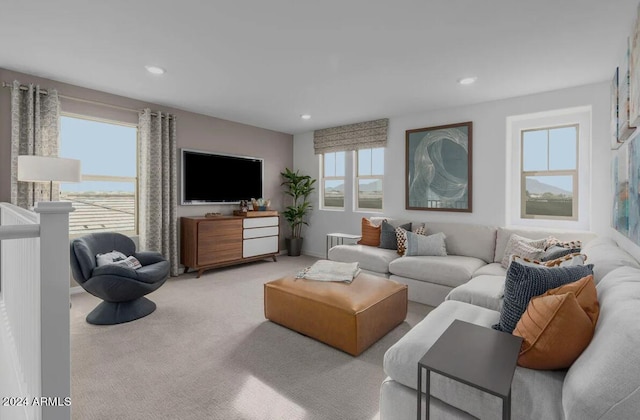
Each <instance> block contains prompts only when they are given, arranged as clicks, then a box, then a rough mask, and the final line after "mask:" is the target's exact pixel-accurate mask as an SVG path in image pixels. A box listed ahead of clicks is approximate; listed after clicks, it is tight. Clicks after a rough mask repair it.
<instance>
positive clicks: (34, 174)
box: [18, 155, 81, 201]
mask: <svg viewBox="0 0 640 420" xmlns="http://www.w3.org/2000/svg"><path fill="white" fill-rule="evenodd" d="M80 180H81V177H80V161H79V160H77V159H66V158H59V157H53V156H34V155H21V156H18V181H26V182H48V183H49V201H51V198H52V196H53V182H54V181H55V182H80Z"/></svg>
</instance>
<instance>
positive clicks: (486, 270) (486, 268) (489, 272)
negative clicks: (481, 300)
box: [473, 263, 507, 278]
mask: <svg viewBox="0 0 640 420" xmlns="http://www.w3.org/2000/svg"><path fill="white" fill-rule="evenodd" d="M506 275H507V269H506V268H504V267H503V266H502V264H500V263H491V264H487V265H483V266H482V267H480V268H478V269H477V270H476V271H474V272H473V277H477V276H502V277H503V278H504V277H505V276H506Z"/></svg>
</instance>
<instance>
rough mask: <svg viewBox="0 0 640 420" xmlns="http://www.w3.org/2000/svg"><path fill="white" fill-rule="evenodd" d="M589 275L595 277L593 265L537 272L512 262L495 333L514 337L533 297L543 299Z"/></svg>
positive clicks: (537, 270)
mask: <svg viewBox="0 0 640 420" xmlns="http://www.w3.org/2000/svg"><path fill="white" fill-rule="evenodd" d="M590 274H593V264H588V265H573V266H569V267H552V268H549V267H540V268H538V267H530V266H525V265H522V264H520V263H519V262H517V261H512V262H511V264H510V265H509V269H508V270H507V278H506V279H505V283H504V300H503V304H502V311H501V312H500V321H499V323H498V324H496V325H494V326H493V329H495V330H499V331H504V332H507V333H509V334H511V333H512V332H513V330H514V329H515V328H516V325H517V324H518V321H520V318H521V317H522V314H523V313H524V312H525V311H526V310H527V306H528V305H529V301H530V300H531V299H532V298H533V297H535V296H540V295H541V294H543V293H545V292H546V291H547V290H549V289H553V288H556V287H560V286H562V285H564V284H568V283H573V282H574V281H578V280H580V279H581V278H583V277H586V276H588V275H590Z"/></svg>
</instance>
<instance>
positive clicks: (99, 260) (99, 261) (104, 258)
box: [96, 250, 127, 267]
mask: <svg viewBox="0 0 640 420" xmlns="http://www.w3.org/2000/svg"><path fill="white" fill-rule="evenodd" d="M126 259H127V256H126V255H124V254H123V253H122V252H118V251H115V250H114V251H111V252H107V253H104V254H98V255H96V265H97V266H98V267H100V266H102V265H107V264H113V263H116V262H118V261H124V260H126Z"/></svg>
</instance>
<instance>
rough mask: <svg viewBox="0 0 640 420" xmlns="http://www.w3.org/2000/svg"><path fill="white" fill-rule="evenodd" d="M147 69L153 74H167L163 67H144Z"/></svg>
mask: <svg viewBox="0 0 640 420" xmlns="http://www.w3.org/2000/svg"><path fill="white" fill-rule="evenodd" d="M144 68H145V69H147V71H148V72H149V73H151V74H164V73H165V69H163V68H162V67H158V66H144Z"/></svg>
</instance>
